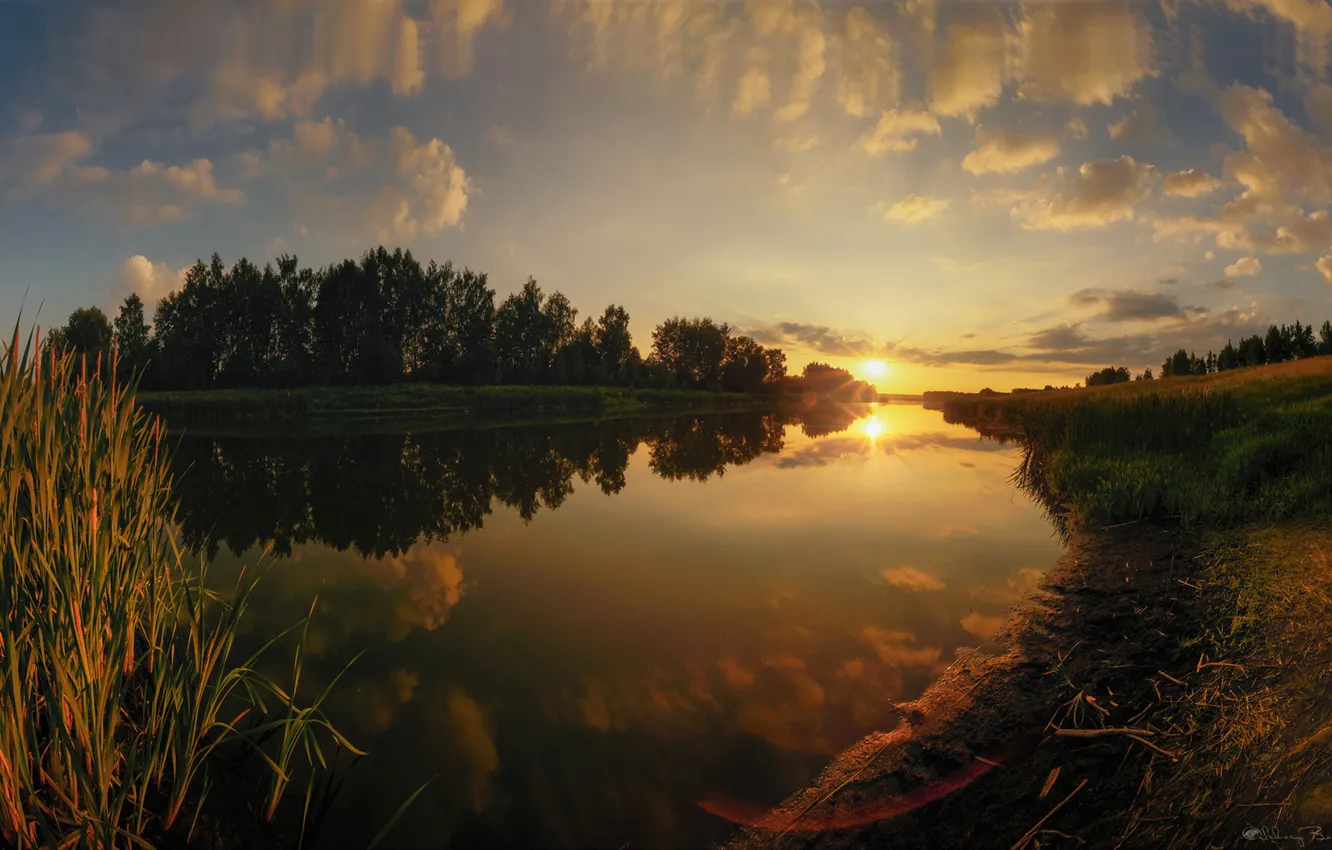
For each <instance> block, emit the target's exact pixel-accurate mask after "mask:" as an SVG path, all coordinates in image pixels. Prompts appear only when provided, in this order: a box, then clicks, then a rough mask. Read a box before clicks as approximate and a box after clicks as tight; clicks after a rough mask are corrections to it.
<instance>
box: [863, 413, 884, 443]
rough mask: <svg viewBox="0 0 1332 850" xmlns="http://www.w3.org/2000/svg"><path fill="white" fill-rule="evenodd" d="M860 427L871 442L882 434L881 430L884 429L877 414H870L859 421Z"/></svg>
mask: <svg viewBox="0 0 1332 850" xmlns="http://www.w3.org/2000/svg"><path fill="white" fill-rule="evenodd" d="M860 427H861V428H862V429H864V431H865V436H866V437H869V438H870V442H871V443H872V442H874V441H875V440H876V439H878V438H879V437H881V436H883V432H884V430H885V429H884V427H883V423H882V422H880V421H879V417H877V416H871V417H869V418H868V419H866V420H864V421H863V422H862V423H861V425H860Z"/></svg>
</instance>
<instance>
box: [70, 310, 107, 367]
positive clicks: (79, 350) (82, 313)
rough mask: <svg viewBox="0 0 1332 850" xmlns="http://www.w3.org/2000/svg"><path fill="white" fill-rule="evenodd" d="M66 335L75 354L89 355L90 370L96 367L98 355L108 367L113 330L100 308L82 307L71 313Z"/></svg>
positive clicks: (104, 365)
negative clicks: (107, 361)
mask: <svg viewBox="0 0 1332 850" xmlns="http://www.w3.org/2000/svg"><path fill="white" fill-rule="evenodd" d="M64 335H65V343H66V345H68V346H69V348H70V349H71V350H72V351H73V352H74V353H75V354H81V355H84V356H86V357H87V359H88V370H89V372H91V371H92V370H93V369H94V368H95V366H96V363H97V359H98V357H100V358H101V359H102V361H103V368H106V363H105V361H106V360H107V358H108V357H109V355H110V354H111V340H112V330H111V322H110V321H109V320H108V319H107V318H106V314H105V313H103V312H102V311H101V310H100V309H98V308H97V307H80V308H79V309H77V310H75V311H74V312H73V313H70V314H69V320H68V321H67V322H66V323H65V334H64Z"/></svg>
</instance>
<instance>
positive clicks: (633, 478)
mask: <svg viewBox="0 0 1332 850" xmlns="http://www.w3.org/2000/svg"><path fill="white" fill-rule="evenodd" d="M1019 461H1020V455H1019V449H1018V448H1017V447H1015V446H1012V445H1004V444H1001V443H998V442H995V441H990V440H982V439H980V438H979V437H978V436H977V435H976V434H975V432H973V431H970V430H968V429H966V428H964V427H962V426H959V425H954V424H949V423H946V422H944V420H943V419H942V417H941V416H940V415H939V414H938V413H935V412H931V411H926V410H924V409H921V408H918V407H910V406H895V405H894V406H878V407H868V408H867V407H858V408H842V407H830V408H825V409H822V410H819V411H816V412H811V413H808V414H803V415H800V414H771V413H769V414H763V413H743V414H724V415H715V416H709V415H690V416H681V417H666V418H654V419H639V420H619V421H611V422H603V423H591V424H588V423H584V424H552V425H523V426H511V427H496V428H489V429H471V430H430V429H428V428H416V429H414V430H413V431H412V432H410V433H401V432H398V433H393V432H390V433H363V434H330V435H309V434H303V435H302V434H285V435H280V434H267V435H263V434H244V433H233V434H230V435H221V434H219V435H203V434H198V435H185V436H184V437H183V438H182V440H181V443H180V447H179V451H178V453H177V456H176V464H177V467H178V472H180V473H181V476H180V480H179V483H178V489H179V492H180V496H181V502H182V505H181V513H180V519H181V522H182V524H183V527H184V530H185V534H186V537H187V539H188V540H189V542H190V543H191V544H192V545H193V546H196V547H198V548H201V549H204V550H205V551H208V552H209V553H210V555H211V557H212V560H213V567H212V569H213V574H214V579H215V580H216V581H217V582H218V583H219V585H221V586H225V585H227V584H228V583H229V582H232V581H234V577H235V572H236V570H238V569H239V568H240V565H241V564H243V563H253V562H255V561H256V560H257V559H259V557H260V554H261V549H262V547H263V546H264V545H266V544H271V546H272V548H273V551H274V553H275V555H276V562H275V563H274V564H273V567H272V569H271V571H270V572H269V574H268V575H267V577H266V578H265V580H264V582H263V584H262V585H261V586H260V588H259V590H258V591H257V593H256V594H255V597H254V601H253V603H252V607H251V610H250V612H249V620H248V626H247V629H248V633H247V635H246V637H245V640H246V641H247V643H248V645H257V644H258V643H259V642H261V641H262V640H263V639H266V638H267V637H268V636H270V635H271V634H273V633H276V632H278V631H280V630H281V629H283V628H285V627H287V626H288V625H290V624H291V623H293V622H295V621H296V620H298V619H299V618H300V617H301V616H303V615H304V613H305V612H306V611H307V610H308V608H309V606H310V603H311V600H312V599H313V598H314V597H315V596H316V595H318V598H319V605H318V612H317V614H316V618H315V621H314V624H313V626H312V628H311V630H310V636H309V641H310V657H309V658H308V660H307V662H306V664H307V667H306V673H305V675H306V676H308V677H309V681H307V682H305V683H303V687H304V686H305V685H308V686H309V687H311V688H321V687H322V686H323V684H324V683H326V682H327V681H328V680H329V679H330V678H331V677H332V676H334V675H336V673H337V672H338V671H339V670H340V669H341V668H342V666H343V665H344V664H346V662H347V661H348V659H350V658H351V657H352V656H353V655H354V654H355V653H356V652H358V651H360V650H362V649H364V650H366V652H365V655H364V656H363V657H362V658H361V659H360V660H359V661H358V662H357V663H356V664H355V665H354V666H353V667H352V668H351V670H350V671H349V672H348V673H347V675H346V677H345V678H344V679H343V681H342V682H341V683H340V685H339V687H338V688H337V689H336V690H335V691H334V695H333V696H332V697H331V698H330V703H329V705H328V710H329V713H330V715H331V716H332V718H333V720H334V721H335V722H336V723H337V724H339V725H340V727H341V728H342V729H343V730H344V731H345V732H347V733H348V734H349V736H350V737H351V738H352V740H353V741H355V742H356V743H357V744H358V745H360V746H362V747H364V748H366V749H368V750H369V751H370V757H369V758H366V759H362V760H360V761H359V762H357V763H355V764H354V765H351V766H350V768H349V769H348V770H347V771H346V772H345V777H346V782H345V784H344V786H343V787H342V789H341V791H340V793H339V794H338V796H337V798H336V799H335V801H334V804H333V807H332V810H331V813H330V814H329V815H328V817H327V818H326V819H325V820H324V821H323V822H322V824H321V825H320V829H319V832H318V834H317V835H316V843H317V845H318V846H321V847H364V846H365V845H366V843H367V841H368V840H369V839H370V838H371V837H372V836H373V835H374V833H375V832H376V831H377V829H378V828H379V826H381V825H382V824H383V823H384V822H386V821H387V820H388V819H389V818H390V817H391V815H392V813H393V812H394V810H395V809H396V808H397V806H398V805H399V804H400V803H401V802H402V801H403V800H404V799H405V798H406V797H407V796H408V795H409V794H410V793H411V792H412V791H413V790H414V789H415V788H416V787H418V786H419V785H420V784H421V783H422V782H423V781H425V780H426V779H428V778H429V777H431V776H434V775H438V777H437V778H436V779H435V781H434V782H433V783H432V784H431V785H430V786H429V788H428V789H427V790H426V791H425V793H424V794H423V795H422V796H421V797H420V799H419V800H417V802H416V804H415V805H414V806H413V808H412V809H411V810H410V812H409V813H408V815H407V816H406V817H405V818H404V819H403V821H402V822H401V823H400V825H399V826H398V828H397V829H396V830H395V831H394V833H393V834H392V837H391V839H390V840H389V841H388V842H386V845H387V846H393V847H403V848H406V847H413V848H414V847H442V846H450V847H538V846H539V847H611V848H619V847H625V846H628V847H634V848H640V847H697V846H700V845H703V844H706V843H708V842H710V841H713V840H717V839H721V838H724V837H725V836H726V835H727V834H728V833H729V831H730V829H731V828H732V827H731V825H730V824H728V823H726V822H725V821H723V820H721V819H718V818H715V817H713V816H712V815H709V814H707V813H705V812H704V811H702V810H701V809H700V808H699V806H698V801H699V800H701V799H703V798H704V797H705V796H707V795H709V794H711V793H720V794H725V795H727V796H729V797H733V798H737V799H740V800H744V801H748V802H753V803H759V804H773V803H777V802H779V801H780V800H781V799H782V798H784V797H785V796H786V795H788V794H790V793H791V792H793V791H794V790H796V789H798V788H799V787H801V786H802V785H804V784H805V783H807V782H808V781H810V780H811V779H812V778H813V777H814V776H815V775H816V774H817V773H818V771H819V770H820V769H821V768H822V767H823V766H824V765H825V764H826V763H827V761H828V760H829V759H830V757H831V756H832V755H833V754H834V753H836V752H837V751H839V750H840V749H841V748H844V747H846V746H848V745H850V744H852V743H854V742H855V741H856V740H858V739H859V738H860V737H861V736H863V735H865V734H866V733H868V732H871V731H874V730H877V729H883V728H888V727H890V726H891V725H892V723H893V720H892V715H891V703H892V701H895V700H906V699H911V698H913V697H915V696H917V695H918V694H919V693H920V692H921V691H922V690H923V689H924V688H925V687H926V686H928V685H929V683H930V682H931V681H933V680H934V679H935V678H936V677H937V676H938V674H939V673H940V671H941V670H942V669H943V668H944V667H946V666H947V665H948V664H949V663H950V662H951V661H952V660H953V658H954V656H955V653H956V652H957V650H958V648H959V647H965V646H976V645H978V644H980V643H981V642H982V641H984V640H985V639H986V638H987V637H988V636H989V635H990V634H991V633H992V632H993V631H994V630H995V629H997V628H998V627H999V626H1000V625H1001V624H1002V622H1003V620H1004V615H1005V611H1006V610H1007V608H1008V607H1009V606H1010V605H1011V604H1013V603H1014V602H1015V601H1017V600H1018V599H1020V598H1021V596H1022V594H1023V593H1024V592H1026V591H1027V590H1028V589H1029V588H1030V587H1031V586H1032V584H1033V582H1034V580H1035V579H1036V577H1037V576H1038V574H1039V572H1040V571H1041V570H1043V569H1045V568H1046V567H1047V566H1049V565H1050V564H1051V563H1052V562H1053V560H1054V558H1055V557H1056V556H1057V554H1058V552H1059V549H1060V544H1059V542H1058V540H1057V539H1056V538H1054V537H1052V535H1051V528H1050V526H1049V524H1048V523H1047V522H1046V521H1045V520H1044V519H1043V517H1042V512H1041V510H1040V509H1039V508H1037V507H1036V506H1034V505H1033V504H1032V502H1031V501H1030V500H1029V498H1028V497H1027V496H1025V495H1023V494H1022V493H1020V492H1019V491H1018V490H1016V489H1015V488H1014V487H1013V486H1012V485H1011V484H1010V482H1009V477H1010V475H1011V474H1012V473H1013V471H1014V469H1015V467H1016V466H1017V465H1018V463H1019ZM242 649H244V647H242Z"/></svg>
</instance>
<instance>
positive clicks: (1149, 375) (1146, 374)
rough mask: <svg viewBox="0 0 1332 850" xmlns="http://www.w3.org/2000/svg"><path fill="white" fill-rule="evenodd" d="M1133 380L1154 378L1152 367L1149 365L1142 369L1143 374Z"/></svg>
mask: <svg viewBox="0 0 1332 850" xmlns="http://www.w3.org/2000/svg"><path fill="white" fill-rule="evenodd" d="M1133 380H1135V381H1150V380H1152V370H1151V367H1148V368H1146V369H1143V370H1142V374H1141V375H1138V376H1136V377H1135V378H1134V379H1133Z"/></svg>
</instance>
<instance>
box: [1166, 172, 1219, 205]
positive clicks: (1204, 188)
mask: <svg viewBox="0 0 1332 850" xmlns="http://www.w3.org/2000/svg"><path fill="white" fill-rule="evenodd" d="M1219 188H1221V181H1220V180H1217V179H1216V178H1215V177H1212V176H1211V175H1210V174H1208V173H1207V172H1206V171H1202V170H1200V169H1197V168H1190V169H1188V170H1187V171H1176V172H1174V173H1172V174H1167V175H1166V176H1165V180H1164V181H1162V186H1161V189H1162V191H1163V192H1164V193H1165V194H1166V195H1169V196H1172V197H1178V198H1198V197H1201V196H1203V195H1210V194H1211V193H1212V192H1215V191H1216V190H1217V189H1219Z"/></svg>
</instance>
